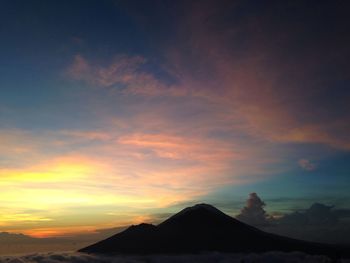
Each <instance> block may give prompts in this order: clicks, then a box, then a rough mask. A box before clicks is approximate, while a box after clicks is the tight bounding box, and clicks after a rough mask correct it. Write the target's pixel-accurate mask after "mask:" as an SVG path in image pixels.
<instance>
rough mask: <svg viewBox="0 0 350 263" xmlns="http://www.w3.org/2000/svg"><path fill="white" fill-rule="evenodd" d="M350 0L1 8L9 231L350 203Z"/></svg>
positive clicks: (54, 1)
mask: <svg viewBox="0 0 350 263" xmlns="http://www.w3.org/2000/svg"><path fill="white" fill-rule="evenodd" d="M349 7H350V4H349V2H348V1H225V0H223V1H207V0H202V1H201V0H194V1H181V0H177V1H170V0H164V1H157V0H152V1H129V0H128V1H126V0H125V1H118V0H116V1H108V0H101V1H98V0H89V1H78V0H77V1H68V0H49V1H39V0H37V1H36V0H31V1H23V0H4V1H1V3H0V186H1V189H0V232H1V231H9V232H16V233H18V232H21V233H25V234H29V235H33V236H36V237H46V236H60V235H67V234H72V233H81V232H88V231H93V230H95V229H101V228H111V227H117V226H124V225H128V224H132V223H139V222H143V221H146V222H157V220H159V218H161V217H162V215H165V214H168V213H173V212H176V211H177V210H178V209H179V208H182V207H184V206H186V205H188V204H193V203H197V202H207V203H212V204H214V205H216V206H217V207H218V208H221V209H223V210H224V211H226V212H228V213H230V214H232V215H234V214H237V213H239V210H240V209H241V207H242V206H243V205H244V201H245V199H246V198H247V196H248V194H249V193H251V192H256V193H258V194H259V196H260V197H261V198H263V199H264V201H265V202H266V204H267V206H266V210H267V211H268V212H269V213H271V214H274V213H275V214H279V213H280V214H283V213H289V212H292V211H294V210H296V209H303V208H307V207H309V206H310V205H311V204H312V203H314V202H321V203H324V204H328V205H335V206H336V207H338V208H344V209H348V208H350V191H349V187H350V179H349V176H350V174H349V171H350V112H349V110H350V107H349V105H350V88H349V85H350V66H349V65H350V64H349V61H350V49H349V47H350V33H349V32H350V22H349V12H350V9H349Z"/></svg>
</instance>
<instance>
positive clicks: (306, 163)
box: [298, 159, 317, 171]
mask: <svg viewBox="0 0 350 263" xmlns="http://www.w3.org/2000/svg"><path fill="white" fill-rule="evenodd" d="M298 164H299V166H300V167H301V168H302V169H304V170H306V171H313V170H315V169H316V168H317V165H316V164H314V163H313V162H311V161H310V160H308V159H300V160H299V161H298Z"/></svg>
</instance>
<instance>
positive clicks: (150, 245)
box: [79, 204, 345, 257]
mask: <svg viewBox="0 0 350 263" xmlns="http://www.w3.org/2000/svg"><path fill="white" fill-rule="evenodd" d="M208 251H218V252H230V253H231V252H233V253H248V252H249V253H251V252H252V253H261V252H268V251H283V252H292V251H301V252H305V253H308V254H323V255H328V256H332V257H334V256H338V255H340V254H342V255H344V253H345V252H344V250H343V249H340V248H339V247H336V246H333V245H326V244H320V243H313V242H307V241H302V240H296V239H292V238H288V237H283V236H278V235H275V234H271V233H267V232H264V231H262V230H259V229H257V228H255V227H252V226H250V225H247V224H245V223H243V222H240V221H239V220H237V219H235V218H233V217H231V216H229V215H227V214H225V213H223V212H222V211H220V210H219V209H217V208H215V207H214V206H211V205H208V204H197V205H194V206H192V207H187V208H185V209H183V210H181V211H180V212H179V213H177V214H175V215H173V216H171V217H169V218H168V219H166V220H165V221H163V222H162V223H160V224H158V225H152V224H145V223H142V224H139V225H137V226H131V227H129V228H128V229H126V230H125V231H123V232H121V233H119V234H116V235H114V236H111V237H109V238H107V239H105V240H102V241H100V242H97V243H95V244H92V245H90V246H88V247H85V248H82V249H80V250H79V252H85V253H95V254H164V253H170V254H172V253H176V254H177V253H200V252H208Z"/></svg>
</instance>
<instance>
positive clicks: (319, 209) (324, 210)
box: [280, 203, 338, 225]
mask: <svg viewBox="0 0 350 263" xmlns="http://www.w3.org/2000/svg"><path fill="white" fill-rule="evenodd" d="M333 208H334V207H333V206H327V205H324V204H320V203H314V204H312V205H311V206H310V207H309V208H308V209H306V210H305V211H301V212H300V211H296V212H294V213H291V214H287V215H285V216H284V217H282V218H281V219H280V223H282V224H292V225H324V224H327V225H334V224H336V223H337V222H338V215H337V212H336V210H333Z"/></svg>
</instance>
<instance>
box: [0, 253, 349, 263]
mask: <svg viewBox="0 0 350 263" xmlns="http://www.w3.org/2000/svg"><path fill="white" fill-rule="evenodd" d="M243 261H244V262H257V261H258V262H262V263H263V262H285V263H287V262H298V263H299V262H305V263H306V262H307V263H318V262H330V260H329V259H328V258H326V257H324V256H310V255H306V254H303V253H297V252H295V253H280V252H270V253H265V254H260V255H259V254H220V253H212V254H201V255H176V256H166V255H160V256H120V257H118V256H116V257H103V256H93V255H86V254H77V253H49V254H32V255H28V256H21V257H10V256H9V257H0V262H1V263H27V262H28V263H29V262H30V263H39V262H45V263H58V262H62V263H66V262H67V263H68V262H69V263H90V262H91V263H92V262H100V263H107V262H108V263H131V262H133V263H143V262H150V263H156V262H157V263H177V262H203V263H205V262H208V263H209V262H218V263H224V262H232V263H235V262H237V263H238V262H243ZM342 262H344V263H345V262H348V261H346V260H343V261H342Z"/></svg>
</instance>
